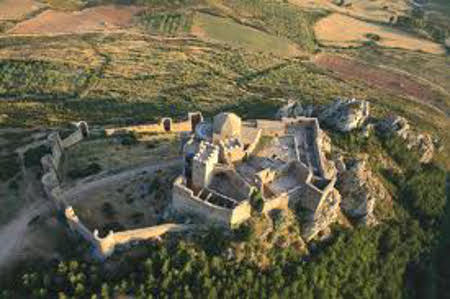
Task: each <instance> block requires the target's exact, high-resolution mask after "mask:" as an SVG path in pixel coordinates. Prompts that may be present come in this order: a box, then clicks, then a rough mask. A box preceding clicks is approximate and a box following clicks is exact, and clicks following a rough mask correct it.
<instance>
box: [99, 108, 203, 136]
mask: <svg viewBox="0 0 450 299" xmlns="http://www.w3.org/2000/svg"><path fill="white" fill-rule="evenodd" d="M200 121H203V116H202V114H201V113H200V112H192V113H188V119H187V120H185V121H181V122H173V120H172V118H169V117H165V118H162V119H161V120H160V121H159V122H157V123H153V124H144V125H135V126H126V127H118V128H109V129H105V134H106V136H111V135H114V134H117V133H123V132H136V133H155V134H156V133H183V132H193V131H194V129H195V128H193V125H195V124H196V123H197V122H200Z"/></svg>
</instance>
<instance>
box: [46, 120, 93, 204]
mask: <svg viewBox="0 0 450 299" xmlns="http://www.w3.org/2000/svg"><path fill="white" fill-rule="evenodd" d="M75 125H76V127H77V129H76V130H75V132H73V133H72V134H70V135H69V136H68V137H66V138H64V139H61V137H60V135H59V133H58V132H54V133H51V134H50V135H49V136H48V137H47V144H48V146H49V148H50V153H49V154H47V155H45V156H43V157H42V158H41V166H42V170H43V172H44V174H43V175H42V178H41V183H42V185H43V187H44V191H45V193H46V195H47V197H48V198H49V199H50V200H51V201H53V202H54V203H55V205H56V206H57V207H58V208H65V206H66V204H65V202H64V199H63V198H62V197H61V196H60V194H61V192H60V191H61V190H60V183H61V179H62V173H61V164H62V161H63V160H64V151H65V149H66V148H69V147H71V146H73V145H75V144H77V143H78V142H80V141H82V140H83V139H84V138H85V137H87V136H88V134H89V128H88V126H87V124H86V122H84V121H81V122H78V123H76V124H75Z"/></svg>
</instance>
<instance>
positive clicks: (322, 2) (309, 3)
mask: <svg viewBox="0 0 450 299" xmlns="http://www.w3.org/2000/svg"><path fill="white" fill-rule="evenodd" d="M289 2H290V3H292V4H295V5H297V6H299V7H302V8H304V9H327V10H330V11H334V12H339V13H342V14H345V15H349V16H352V17H355V18H358V19H363V20H368V21H375V22H383V23H389V22H392V21H393V18H394V19H395V18H396V17H397V16H402V15H405V14H406V13H407V12H408V11H409V10H410V8H409V5H408V1H407V0H378V1H367V0H353V1H351V5H348V6H346V5H342V6H338V5H335V4H333V1H329V0H289Z"/></svg>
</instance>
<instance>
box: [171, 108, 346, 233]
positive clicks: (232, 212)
mask: <svg viewBox="0 0 450 299" xmlns="http://www.w3.org/2000/svg"><path fill="white" fill-rule="evenodd" d="M264 140H265V141H266V142H263V141H264ZM262 143H268V144H266V145H265V146H264V147H263V150H262V151H259V150H258V147H261V146H259V145H260V144H262ZM257 151H258V152H257ZM329 151H330V141H329V138H328V136H327V135H326V134H325V133H324V132H322V130H321V129H320V127H319V123H318V120H317V119H316V118H308V117H297V118H283V119H281V120H260V119H259V120H253V121H247V122H243V121H242V120H241V119H240V118H239V117H238V116H237V115H235V114H233V113H226V112H224V113H220V114H218V115H216V116H215V117H214V119H213V122H212V123H210V122H200V123H198V124H197V125H196V126H195V128H194V132H193V134H192V135H191V136H190V138H189V139H188V141H187V142H186V143H185V145H184V148H183V155H184V162H185V167H184V172H183V174H182V175H180V176H179V177H178V178H177V179H176V180H175V182H174V184H173V198H172V207H173V210H174V211H175V212H176V213H179V214H194V215H197V216H201V217H203V218H205V219H206V220H207V221H209V222H213V223H217V224H219V225H224V226H227V227H234V226H237V225H239V224H240V223H242V222H244V221H245V220H247V219H248V218H250V217H251V211H252V208H253V207H252V206H254V205H253V204H252V200H253V198H254V197H255V194H259V195H260V197H261V199H262V207H261V212H263V213H268V212H270V211H271V210H273V209H287V208H292V207H296V206H298V205H300V206H301V207H302V208H304V209H307V210H308V211H309V212H310V214H311V215H312V217H313V218H314V217H315V216H316V215H317V213H321V212H322V210H323V209H322V207H323V204H324V202H326V201H327V200H328V201H330V200H331V201H338V200H339V195H338V193H337V192H336V190H335V189H334V185H335V182H336V169H335V167H334V163H333V162H331V161H328V160H327V158H326V153H327V152H329ZM334 204H338V203H337V202H336V203H334ZM314 232H317V230H316V229H315V230H314ZM313 237H314V235H312V234H310V235H307V239H311V238H313Z"/></svg>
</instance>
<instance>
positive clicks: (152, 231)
mask: <svg viewBox="0 0 450 299" xmlns="http://www.w3.org/2000/svg"><path fill="white" fill-rule="evenodd" d="M65 215H66V219H67V222H68V224H69V227H70V228H71V229H72V231H75V232H77V233H78V234H79V235H80V236H81V237H82V238H83V239H84V240H85V241H87V242H89V243H90V244H91V245H93V246H94V248H95V250H96V251H97V254H99V255H100V256H102V257H108V256H110V255H111V254H113V253H114V250H115V249H116V247H117V246H120V245H128V244H130V243H131V242H138V241H143V240H149V239H155V238H158V237H160V236H162V235H164V234H165V233H167V232H182V231H186V230H188V229H190V226H188V225H180V224H173V223H166V224H162V225H156V226H151V227H146V228H141V229H133V230H127V231H122V232H117V233H115V232H113V231H110V232H109V233H108V235H107V236H105V237H104V238H102V237H99V235H98V230H94V232H91V231H90V230H89V229H88V228H87V227H86V226H85V225H84V224H83V222H81V221H80V219H79V218H78V216H77V215H76V214H75V211H74V210H73V209H72V207H67V208H66V209H65Z"/></svg>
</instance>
